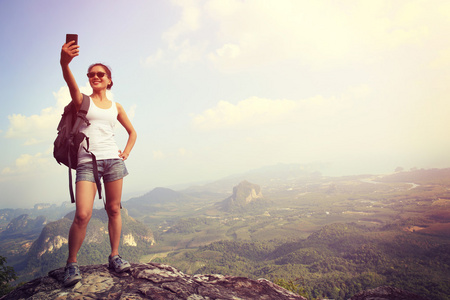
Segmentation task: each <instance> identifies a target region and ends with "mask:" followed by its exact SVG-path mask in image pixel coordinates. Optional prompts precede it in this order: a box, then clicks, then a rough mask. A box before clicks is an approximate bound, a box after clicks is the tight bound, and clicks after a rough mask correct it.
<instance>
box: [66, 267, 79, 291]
mask: <svg viewBox="0 0 450 300" xmlns="http://www.w3.org/2000/svg"><path fill="white" fill-rule="evenodd" d="M80 280H81V274H80V268H79V267H78V264H77V263H76V262H74V263H68V264H67V265H66V267H65V269H64V286H65V287H69V286H72V285H75V284H77V283H78V282H80Z"/></svg>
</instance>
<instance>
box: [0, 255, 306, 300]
mask: <svg viewBox="0 0 450 300" xmlns="http://www.w3.org/2000/svg"><path fill="white" fill-rule="evenodd" d="M131 266H132V268H131V271H130V272H126V273H121V274H119V273H115V272H114V271H112V270H110V269H108V267H107V265H106V264H105V265H89V266H80V270H81V274H82V276H83V279H82V280H81V282H79V283H77V284H76V285H75V286H73V287H70V288H64V286H63V284H62V280H63V277H64V268H60V269H56V270H53V271H50V272H49V273H48V276H45V277H41V278H37V279H34V280H32V281H30V282H28V283H26V284H24V285H23V286H20V287H19V288H17V289H16V290H14V291H12V292H11V293H9V294H8V295H6V296H4V297H2V298H0V299H1V300H12V299H17V300H18V299H36V300H37V299H42V300H46V299H49V300H50V299H52V300H54V299H58V300H65V299H110V300H113V299H121V300H125V299H127V300H137V299H155V300H171V299H173V300H175V299H186V300H206V299H223V300H226V299H230V300H231V299H234V300H239V299H260V300H264V299H267V300H278V299H279V300H288V299H289V300H294V299H304V300H306V298H304V297H301V296H299V295H296V294H294V293H292V292H290V291H287V290H285V289H283V288H281V287H279V286H278V285H276V284H274V283H272V282H270V281H268V280H266V279H258V280H252V279H248V278H244V277H234V276H223V275H187V274H184V273H182V272H180V271H179V270H177V269H175V268H173V267H171V266H168V265H163V264H157V263H147V264H135V263H132V264H131Z"/></svg>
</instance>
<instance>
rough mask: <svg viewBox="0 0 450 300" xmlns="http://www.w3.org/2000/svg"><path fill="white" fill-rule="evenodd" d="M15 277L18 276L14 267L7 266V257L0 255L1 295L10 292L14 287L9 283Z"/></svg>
mask: <svg viewBox="0 0 450 300" xmlns="http://www.w3.org/2000/svg"><path fill="white" fill-rule="evenodd" d="M15 279H17V276H16V272H15V271H14V268H13V267H9V266H6V257H3V256H0V296H3V295H6V294H8V293H9V292H11V291H12V290H13V289H14V287H12V286H10V285H9V283H10V282H11V281H12V280H15Z"/></svg>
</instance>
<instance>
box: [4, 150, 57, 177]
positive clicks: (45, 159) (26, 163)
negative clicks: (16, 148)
mask: <svg viewBox="0 0 450 300" xmlns="http://www.w3.org/2000/svg"><path fill="white" fill-rule="evenodd" d="M49 162H50V157H49V155H46V154H42V153H37V154H35V155H30V154H22V155H21V156H20V157H19V158H17V159H16V160H15V162H14V166H12V167H6V168H4V169H3V170H2V175H14V174H23V173H31V172H34V171H36V170H44V169H45V167H46V166H48V164H49Z"/></svg>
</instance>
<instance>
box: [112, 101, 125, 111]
mask: <svg viewBox="0 0 450 300" xmlns="http://www.w3.org/2000/svg"><path fill="white" fill-rule="evenodd" d="M114 103H116V107H117V111H118V112H119V113H120V112H122V111H124V109H123V106H122V105H121V104H120V103H119V102H114Z"/></svg>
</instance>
